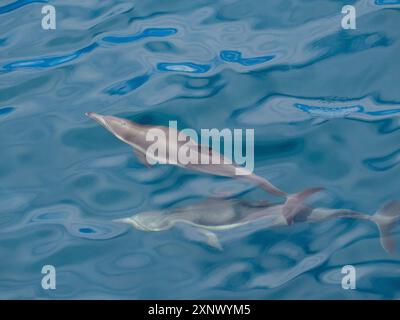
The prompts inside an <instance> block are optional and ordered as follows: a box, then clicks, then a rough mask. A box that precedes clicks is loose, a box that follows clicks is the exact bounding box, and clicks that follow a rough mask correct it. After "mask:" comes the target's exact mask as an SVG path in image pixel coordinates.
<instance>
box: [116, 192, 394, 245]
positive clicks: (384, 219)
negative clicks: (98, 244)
mask: <svg viewBox="0 0 400 320" xmlns="http://www.w3.org/2000/svg"><path fill="white" fill-rule="evenodd" d="M287 214H288V212H287V210H285V206H284V205H282V204H274V203H270V202H267V201H259V202H249V201H245V200H237V199H236V200H235V199H207V200H203V201H201V202H198V203H195V204H191V205H187V206H184V207H178V208H170V209H166V210H160V211H149V212H142V213H138V214H136V215H134V216H132V217H129V218H123V219H117V220H115V222H121V223H126V224H130V225H132V226H133V227H135V228H136V229H139V230H143V231H163V230H168V229H171V228H173V227H175V226H186V227H188V226H191V227H192V228H189V231H188V230H187V229H185V228H183V229H182V230H183V231H185V234H186V235H187V236H188V237H190V238H191V239H195V240H197V241H201V242H206V243H207V244H208V245H210V246H212V247H214V248H217V249H222V246H221V243H220V241H219V237H218V235H219V236H223V235H225V239H227V238H228V239H229V236H226V234H227V233H228V232H223V231H227V230H230V229H236V230H235V232H231V233H230V237H231V238H232V237H234V236H235V235H236V236H237V235H238V234H239V235H240V234H243V230H244V229H243V228H246V227H247V232H249V233H253V232H254V231H256V230H259V229H260V228H261V229H266V228H271V227H277V226H287V225H289V224H291V223H293V222H294V223H300V222H316V221H325V220H329V219H333V218H352V219H361V220H367V221H372V222H374V223H375V224H376V225H377V227H378V229H379V233H380V242H381V245H382V247H383V248H384V249H385V250H386V251H387V252H390V253H393V252H394V250H395V243H394V237H393V235H392V231H393V228H394V226H395V223H396V222H398V221H399V220H400V201H390V202H388V203H386V204H385V205H384V206H383V207H382V208H381V209H380V210H379V211H378V212H377V213H376V214H374V215H368V214H363V213H360V212H357V211H353V210H347V209H329V208H313V207H311V206H309V205H307V204H304V203H298V204H297V206H296V207H292V211H291V212H290V213H289V215H287ZM239 230H241V231H239ZM217 234H218V235H217Z"/></svg>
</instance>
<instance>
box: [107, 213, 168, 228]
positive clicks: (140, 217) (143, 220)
mask: <svg viewBox="0 0 400 320" xmlns="http://www.w3.org/2000/svg"><path fill="white" fill-rule="evenodd" d="M115 222H121V223H127V224H130V225H132V226H134V227H135V228H136V229H138V230H143V231H161V230H166V229H169V228H171V227H172V225H173V221H172V219H168V217H167V216H165V215H164V214H163V212H162V211H147V212H142V213H138V214H136V215H134V216H132V217H129V218H123V219H118V220H115Z"/></svg>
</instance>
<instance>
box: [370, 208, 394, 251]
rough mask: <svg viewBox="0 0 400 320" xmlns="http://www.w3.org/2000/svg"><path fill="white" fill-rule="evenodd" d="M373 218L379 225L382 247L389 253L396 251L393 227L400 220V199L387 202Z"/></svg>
mask: <svg viewBox="0 0 400 320" xmlns="http://www.w3.org/2000/svg"><path fill="white" fill-rule="evenodd" d="M371 220H372V221H373V222H375V223H376V224H377V226H378V229H379V233H380V241H381V244H382V247H383V248H384V249H385V250H386V251H387V252H389V253H394V251H395V250H396V243H395V241H394V236H393V229H394V227H395V226H396V223H397V222H398V221H399V220H400V201H397V200H394V201H390V202H388V203H386V204H385V205H384V206H383V207H382V208H381V209H380V210H379V211H378V212H377V213H376V214H374V215H373V216H372V217H371Z"/></svg>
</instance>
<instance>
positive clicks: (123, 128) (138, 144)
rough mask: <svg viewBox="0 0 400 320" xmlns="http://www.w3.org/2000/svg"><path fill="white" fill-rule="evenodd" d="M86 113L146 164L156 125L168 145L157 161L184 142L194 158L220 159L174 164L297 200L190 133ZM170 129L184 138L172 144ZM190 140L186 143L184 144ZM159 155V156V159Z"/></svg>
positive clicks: (312, 191)
mask: <svg viewBox="0 0 400 320" xmlns="http://www.w3.org/2000/svg"><path fill="white" fill-rule="evenodd" d="M86 115H87V116H88V117H89V118H91V119H93V120H95V121H96V122H98V123H99V124H100V125H102V126H103V127H104V128H106V129H107V130H108V131H110V132H111V133H112V134H113V135H114V136H116V137H117V138H118V139H120V140H122V141H123V142H125V143H127V144H129V145H130V146H131V147H132V148H133V149H134V152H135V154H136V155H137V157H138V158H139V160H140V161H141V162H143V163H144V164H146V165H149V164H148V161H147V159H146V156H149V155H148V154H147V155H146V151H147V150H148V148H149V147H150V145H151V144H152V143H153V142H151V141H148V140H147V139H146V137H147V135H148V132H149V130H151V129H154V128H157V129H160V130H162V131H163V132H164V133H165V138H166V140H165V145H167V144H169V145H168V148H166V154H165V155H164V156H163V157H162V156H158V158H156V159H154V160H156V161H158V162H160V163H168V159H169V154H170V153H172V152H174V153H176V151H177V150H178V149H179V148H180V147H182V146H183V145H186V147H187V146H188V145H189V146H190V147H189V148H191V149H192V151H193V152H195V153H196V156H197V158H198V159H199V158H200V157H201V156H202V155H204V153H207V156H209V157H210V158H212V157H215V158H219V159H221V161H220V164H212V163H211V164H203V163H200V162H199V163H196V164H193V163H188V164H181V163H179V162H177V163H174V164H175V165H177V166H180V167H183V168H187V169H191V170H194V171H200V172H204V173H208V174H212V175H217V176H224V177H236V178H242V179H246V180H249V181H251V182H254V183H256V184H257V185H259V186H260V187H261V188H263V189H264V190H265V191H267V192H269V193H271V194H273V195H275V196H278V197H283V198H286V199H287V202H293V201H297V200H299V199H298V197H297V195H289V194H287V193H285V192H283V191H282V190H280V189H278V188H277V187H275V186H274V185H273V184H272V183H270V182H269V181H268V180H266V179H264V178H262V177H260V176H257V175H256V174H254V173H251V172H245V171H246V170H247V169H246V168H243V167H241V166H239V165H236V164H228V163H227V162H226V161H223V160H224V156H223V155H221V154H219V153H218V152H216V151H213V150H212V149H211V148H209V147H208V146H207V147H204V146H202V145H199V144H197V143H196V142H195V141H194V140H193V139H191V138H190V137H189V136H187V135H185V134H183V133H182V132H178V131H176V130H175V129H173V128H167V127H163V126H150V125H142V124H138V123H136V122H133V121H130V120H127V119H122V118H118V117H114V116H103V115H100V114H97V113H94V112H87V113H86ZM170 130H175V132H174V134H176V135H175V136H177V135H178V134H179V135H181V136H183V137H185V141H183V142H182V141H177V140H174V139H172V145H171V143H170V142H169V140H168V137H169V133H170ZM187 142H189V144H188V143H187ZM161 157H162V158H161ZM237 170H241V171H242V174H243V175H237V174H236V173H237ZM320 190H322V188H314V189H309V191H308V194H307V195H311V194H312V193H315V192H318V191H320Z"/></svg>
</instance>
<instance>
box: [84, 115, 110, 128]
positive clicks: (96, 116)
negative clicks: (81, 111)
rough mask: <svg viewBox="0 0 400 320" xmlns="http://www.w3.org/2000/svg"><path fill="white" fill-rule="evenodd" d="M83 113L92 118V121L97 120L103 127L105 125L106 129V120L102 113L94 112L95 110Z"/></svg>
mask: <svg viewBox="0 0 400 320" xmlns="http://www.w3.org/2000/svg"><path fill="white" fill-rule="evenodd" d="M85 115H86V116H87V117H89V118H90V119H93V120H94V121H96V122H98V123H99V124H101V125H102V126H103V127H105V128H107V129H108V127H107V123H106V121H105V119H104V116H102V115H100V114H98V113H95V112H85Z"/></svg>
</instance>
